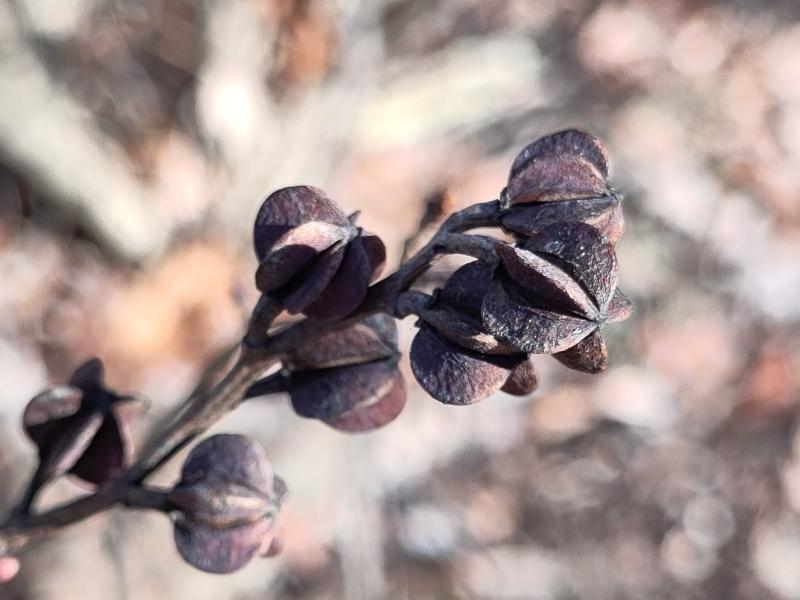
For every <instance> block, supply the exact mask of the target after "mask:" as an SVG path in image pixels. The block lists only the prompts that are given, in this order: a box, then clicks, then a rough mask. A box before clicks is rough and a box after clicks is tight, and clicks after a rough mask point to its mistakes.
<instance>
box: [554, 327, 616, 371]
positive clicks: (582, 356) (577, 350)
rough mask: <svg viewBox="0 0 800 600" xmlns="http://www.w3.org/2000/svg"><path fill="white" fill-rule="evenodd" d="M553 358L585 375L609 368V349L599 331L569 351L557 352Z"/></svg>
mask: <svg viewBox="0 0 800 600" xmlns="http://www.w3.org/2000/svg"><path fill="white" fill-rule="evenodd" d="M553 358H555V359H557V360H558V361H559V362H560V363H561V364H563V365H565V366H567V367H569V368H570V369H575V370H576V371H582V372H584V373H600V372H602V371H605V370H606V369H607V368H608V349H607V348H606V341H605V340H604V339H603V336H602V335H601V334H600V332H599V331H595V332H593V333H592V334H591V335H588V336H586V337H585V338H583V339H582V340H581V341H580V342H578V343H577V344H575V345H574V346H573V347H572V348H570V349H569V350H565V351H564V352H556V353H555V354H553Z"/></svg>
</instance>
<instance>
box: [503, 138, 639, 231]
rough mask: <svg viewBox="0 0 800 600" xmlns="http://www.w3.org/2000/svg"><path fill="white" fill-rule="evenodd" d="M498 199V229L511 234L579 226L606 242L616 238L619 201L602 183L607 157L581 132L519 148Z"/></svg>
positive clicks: (620, 224) (619, 226) (621, 224)
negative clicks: (502, 205) (503, 207)
mask: <svg viewBox="0 0 800 600" xmlns="http://www.w3.org/2000/svg"><path fill="white" fill-rule="evenodd" d="M504 198H505V199H506V203H507V205H508V208H509V210H508V211H507V214H506V215H505V216H504V218H503V227H505V228H506V229H508V230H509V231H511V232H513V233H515V234H521V235H523V236H532V235H534V234H535V233H537V232H538V231H540V230H541V229H542V228H543V227H545V226H547V225H552V224H554V223H558V222H583V223H586V224H588V225H591V226H593V227H596V228H597V229H599V230H600V231H601V232H603V233H604V234H605V235H606V236H607V237H608V240H609V241H610V242H611V243H612V244H616V243H617V242H618V241H619V239H620V238H621V237H622V232H623V228H624V222H623V219H622V208H621V205H620V200H619V197H618V195H617V194H616V192H614V191H613V190H612V189H611V188H610V187H609V185H608V153H607V152H606V150H605V148H604V147H603V146H602V144H601V143H600V141H599V140H597V139H596V138H594V137H593V136H591V135H589V134H588V133H585V132H583V131H578V130H574V129H572V130H566V131H560V132H558V133H554V134H552V135H549V136H545V137H543V138H541V139H539V140H536V141H535V142H533V143H532V144H530V145H528V146H527V147H525V148H524V149H523V150H522V152H520V153H519V154H518V155H517V157H516V158H515V160H514V163H513V165H512V166H511V171H510V173H509V178H508V184H507V186H506V189H505V191H504Z"/></svg>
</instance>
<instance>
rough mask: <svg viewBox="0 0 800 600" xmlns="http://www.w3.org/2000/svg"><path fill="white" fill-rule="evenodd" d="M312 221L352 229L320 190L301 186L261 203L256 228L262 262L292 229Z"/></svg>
mask: <svg viewBox="0 0 800 600" xmlns="http://www.w3.org/2000/svg"><path fill="white" fill-rule="evenodd" d="M312 221H316V222H320V223H328V224H330V225H334V226H338V227H342V228H349V227H350V223H349V221H348V220H347V217H346V216H345V214H344V213H343V212H342V211H341V210H340V209H339V207H338V206H336V203H335V202H334V201H333V200H331V199H330V198H328V197H327V196H326V195H325V192H323V191H322V190H320V189H317V188H314V187H311V186H307V185H300V186H295V187H287V188H282V189H280V190H277V191H275V192H273V193H272V194H270V195H269V196H268V197H267V198H266V199H265V200H264V202H263V203H262V204H261V207H260V208H259V210H258V214H257V215H256V220H255V226H254V228H253V244H254V246H255V251H256V256H257V257H258V260H259V262H262V261H263V260H264V259H265V258H266V257H267V254H268V253H269V252H270V250H271V249H272V248H273V246H274V245H275V244H276V243H277V242H278V240H279V239H280V238H281V237H283V236H284V235H285V234H286V233H287V232H288V231H289V230H291V229H294V228H295V227H297V226H298V225H303V224H305V223H310V222H312Z"/></svg>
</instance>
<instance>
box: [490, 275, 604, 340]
mask: <svg viewBox="0 0 800 600" xmlns="http://www.w3.org/2000/svg"><path fill="white" fill-rule="evenodd" d="M483 321H484V323H485V324H486V326H487V328H488V329H489V331H491V332H492V333H493V334H494V335H495V336H496V337H497V338H498V339H499V340H501V341H503V342H505V343H506V344H508V345H510V346H512V347H514V348H517V349H518V350H519V351H520V352H525V353H527V354H552V353H554V352H562V351H564V350H568V349H569V348H571V347H572V346H574V345H575V344H577V343H578V342H579V341H581V340H582V339H583V338H585V337H586V336H587V335H589V334H590V333H592V331H594V330H595V329H596V328H597V323H596V322H595V321H589V320H587V319H585V318H581V317H577V316H572V315H565V314H562V313H558V312H554V311H552V310H546V309H542V308H536V307H534V306H531V305H530V303H528V301H527V300H526V299H525V298H524V297H522V296H521V295H520V294H519V293H518V292H516V291H515V290H514V286H513V284H512V283H511V282H510V281H509V280H508V279H505V280H504V279H498V280H496V281H495V282H494V284H493V285H492V290H491V291H490V292H489V294H488V295H487V296H486V298H485V300H484V303H483Z"/></svg>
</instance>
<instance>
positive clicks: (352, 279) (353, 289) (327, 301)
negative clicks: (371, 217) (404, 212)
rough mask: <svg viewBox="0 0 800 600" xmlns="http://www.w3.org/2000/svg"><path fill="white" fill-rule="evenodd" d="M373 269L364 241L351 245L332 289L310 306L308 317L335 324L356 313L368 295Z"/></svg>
mask: <svg viewBox="0 0 800 600" xmlns="http://www.w3.org/2000/svg"><path fill="white" fill-rule="evenodd" d="M372 272H373V266H372V264H370V260H369V256H368V255H367V252H366V250H365V249H364V243H363V241H362V240H361V237H360V236H359V237H356V238H355V239H354V240H353V241H352V242H350V243H349V244H348V245H347V253H346V254H345V257H344V260H343V262H342V265H341V266H340V267H339V270H338V271H337V273H336V276H335V277H334V278H333V279H332V280H331V282H330V285H328V287H326V288H325V290H324V291H323V292H322V293H321V294H320V295H319V296H318V297H317V298H316V300H314V302H312V303H311V304H310V305H308V306H307V307H306V308H305V310H304V313H305V314H306V315H307V316H309V317H313V318H315V319H320V320H325V321H335V320H337V319H341V318H344V317H346V316H347V315H349V314H350V313H352V312H353V311H354V310H355V309H356V308H358V306H359V305H360V304H361V303H362V302H363V301H364V298H365V297H366V295H367V288H368V287H369V282H370V278H371V277H372Z"/></svg>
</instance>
